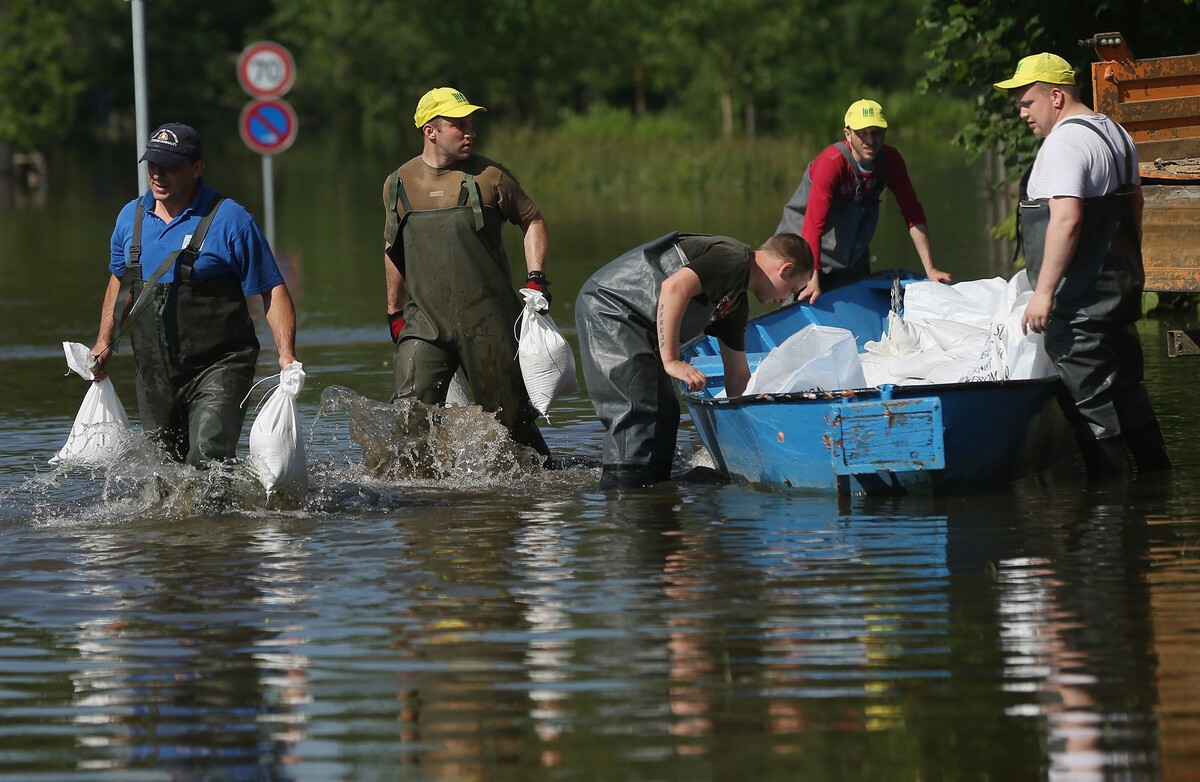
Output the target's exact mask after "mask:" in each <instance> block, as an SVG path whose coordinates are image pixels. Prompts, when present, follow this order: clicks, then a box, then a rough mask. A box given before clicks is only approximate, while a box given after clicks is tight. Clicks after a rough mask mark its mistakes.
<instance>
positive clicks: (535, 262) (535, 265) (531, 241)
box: [521, 214, 550, 272]
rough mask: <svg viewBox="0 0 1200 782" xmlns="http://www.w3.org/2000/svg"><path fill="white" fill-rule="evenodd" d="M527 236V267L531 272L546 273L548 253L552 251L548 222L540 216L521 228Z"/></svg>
mask: <svg viewBox="0 0 1200 782" xmlns="http://www.w3.org/2000/svg"><path fill="white" fill-rule="evenodd" d="M521 231H522V232H523V233H524V235H525V240H524V241H525V266H526V268H528V269H529V271H531V272H540V271H545V268H546V253H547V252H549V250H550V234H549V233H548V232H547V231H546V221H545V220H544V219H543V218H542V216H541V215H540V214H539V215H538V216H537V217H534V218H532V219H531V220H529V221H527V222H526V223H525V224H523V225H522V226H521Z"/></svg>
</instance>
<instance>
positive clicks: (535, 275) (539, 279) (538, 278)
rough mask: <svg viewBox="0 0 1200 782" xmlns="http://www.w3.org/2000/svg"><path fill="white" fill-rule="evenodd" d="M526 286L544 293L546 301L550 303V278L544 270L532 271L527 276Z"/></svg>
mask: <svg viewBox="0 0 1200 782" xmlns="http://www.w3.org/2000/svg"><path fill="white" fill-rule="evenodd" d="M525 287H526V288H529V289H530V290H535V291H537V292H538V293H540V294H542V295H543V296H545V297H546V303H547V304H549V303H550V278H549V277H547V276H546V273H545V272H544V271H535V272H530V273H529V276H528V277H526V278H525Z"/></svg>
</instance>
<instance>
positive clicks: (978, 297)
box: [904, 277, 1007, 331]
mask: <svg viewBox="0 0 1200 782" xmlns="http://www.w3.org/2000/svg"><path fill="white" fill-rule="evenodd" d="M1006 286H1007V283H1006V282H1005V281H1004V279H1002V278H1000V277H992V278H990V279H986V280H968V281H966V282H956V283H955V284H953V285H946V284H944V283H940V282H933V281H929V280H923V281H921V282H912V283H909V284H908V285H906V286H904V319H905V320H906V321H908V322H909V323H924V322H926V321H928V320H943V321H945V320H952V321H954V322H956V323H960V324H963V325H967V326H974V327H975V328H977V329H983V330H985V331H986V330H988V329H990V327H991V325H992V316H993V315H994V313H995V311H996V304H997V303H998V302H999V301H1001V300H1002V299H1003V298H1004V295H1005V289H1006Z"/></svg>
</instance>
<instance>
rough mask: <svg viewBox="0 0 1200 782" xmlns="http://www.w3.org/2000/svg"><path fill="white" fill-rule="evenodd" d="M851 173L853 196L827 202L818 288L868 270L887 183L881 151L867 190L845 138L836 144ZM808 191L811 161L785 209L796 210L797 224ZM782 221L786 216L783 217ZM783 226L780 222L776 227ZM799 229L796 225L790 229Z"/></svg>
mask: <svg viewBox="0 0 1200 782" xmlns="http://www.w3.org/2000/svg"><path fill="white" fill-rule="evenodd" d="M836 146H837V148H838V150H839V151H840V152H841V153H842V156H843V157H845V158H846V162H847V163H848V164H849V166H850V171H851V173H853V174H854V183H855V185H854V198H853V199H851V200H843V199H838V198H834V199H831V200H830V202H829V224H828V225H827V226H826V228H825V233H823V234H822V235H821V260H820V264H819V265H820V267H821V290H822V291H831V290H834V289H835V288H840V287H842V286H843V285H849V284H850V283H852V282H856V281H858V280H861V279H863V278H864V277H867V276H868V275H870V273H871V247H870V245H871V238H872V237H873V236H874V235H875V228H876V226H878V224H879V199H880V197H881V196H882V194H883V189H884V188H885V187H887V179H886V177H885V176H884V168H883V161H884V155H883V154H880V155H879V157H878V159H876V161H875V175H874V179H875V182H876V184H875V187H874V188H873V189H872V190H870V191H868V190H867V188H866V185H867V180H866V178H865V177H864V176H863V174H862V171H861V170H860V169H859V167H858V163H856V162H855V161H854V155H853V154H851V152H850V147H849V146H847V144H846V143H845V142H838V144H837V145H836ZM811 194H812V164H811V163H810V164H809V165H808V168H806V169H804V178H803V179H801V180H800V186H799V187H798V188H797V189H796V194H795V195H793V196H792V200H791V201H790V202H789V204H788V206H787V209H788V210H794V211H797V212H799V215H800V218H801V224H803V218H804V214H805V212H806V211H807V209H808V199H809V197H810V196H811ZM784 222H785V223H786V222H787V220H786V219H785V220H784ZM783 230H785V228H784V224H783V223H780V227H779V228H778V229H777V230H776V232H777V233H778V232H779V231H783ZM794 232H795V233H800V230H799V228H798V227H797V229H796V230H795V231H794Z"/></svg>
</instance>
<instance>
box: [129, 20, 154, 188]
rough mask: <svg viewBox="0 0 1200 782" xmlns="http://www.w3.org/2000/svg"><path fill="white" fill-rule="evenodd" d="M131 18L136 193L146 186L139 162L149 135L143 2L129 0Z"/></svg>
mask: <svg viewBox="0 0 1200 782" xmlns="http://www.w3.org/2000/svg"><path fill="white" fill-rule="evenodd" d="M129 3H130V10H131V11H132V16H133V103H134V117H135V124H136V125H137V156H138V181H137V192H139V193H140V192H142V188H143V187H145V186H146V174H147V170H146V169H147V166H146V161H144V160H141V157H142V154H143V153H144V152H145V151H146V139H147V137H148V136H149V135H150V122H149V119H148V111H147V102H146V16H145V9H144V7H143V6H144V5H145V0H129Z"/></svg>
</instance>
